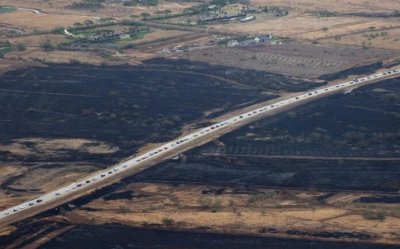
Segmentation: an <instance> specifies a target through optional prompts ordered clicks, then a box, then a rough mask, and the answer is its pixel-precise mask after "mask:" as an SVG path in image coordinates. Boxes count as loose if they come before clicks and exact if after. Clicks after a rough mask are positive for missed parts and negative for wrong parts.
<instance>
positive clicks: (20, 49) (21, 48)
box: [15, 42, 26, 51]
mask: <svg viewBox="0 0 400 249" xmlns="http://www.w3.org/2000/svg"><path fill="white" fill-rule="evenodd" d="M15 47H16V48H17V50H18V51H25V50H26V45H25V44H24V43H22V42H19V43H17V45H16V46H15Z"/></svg>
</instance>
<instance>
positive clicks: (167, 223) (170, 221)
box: [162, 218, 175, 227]
mask: <svg viewBox="0 0 400 249" xmlns="http://www.w3.org/2000/svg"><path fill="white" fill-rule="evenodd" d="M162 223H163V224H164V226H167V227H172V226H173V225H174V224H175V220H174V219H171V218H164V219H162Z"/></svg>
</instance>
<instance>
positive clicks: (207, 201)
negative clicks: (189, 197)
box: [197, 197, 222, 213]
mask: <svg viewBox="0 0 400 249" xmlns="http://www.w3.org/2000/svg"><path fill="white" fill-rule="evenodd" d="M197 202H198V204H199V205H200V208H201V209H203V210H210V211H211V212H213V213H216V212H218V211H220V210H221V208H222V200H221V199H219V198H210V197H202V198H200V199H199V200H198V201H197Z"/></svg>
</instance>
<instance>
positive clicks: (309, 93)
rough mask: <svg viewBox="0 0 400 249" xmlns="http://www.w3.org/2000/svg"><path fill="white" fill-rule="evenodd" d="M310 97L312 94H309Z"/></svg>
mask: <svg viewBox="0 0 400 249" xmlns="http://www.w3.org/2000/svg"><path fill="white" fill-rule="evenodd" d="M338 87H339V86H338ZM308 95H309V96H311V95H312V93H309V94H308Z"/></svg>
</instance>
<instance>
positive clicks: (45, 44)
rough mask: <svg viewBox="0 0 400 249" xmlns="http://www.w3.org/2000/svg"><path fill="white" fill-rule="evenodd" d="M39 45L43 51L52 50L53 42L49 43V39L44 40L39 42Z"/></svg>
mask: <svg viewBox="0 0 400 249" xmlns="http://www.w3.org/2000/svg"><path fill="white" fill-rule="evenodd" d="M40 47H41V48H42V49H43V50H44V51H52V50H53V49H54V47H53V44H52V43H51V41H50V40H46V41H45V42H43V43H41V44H40Z"/></svg>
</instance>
